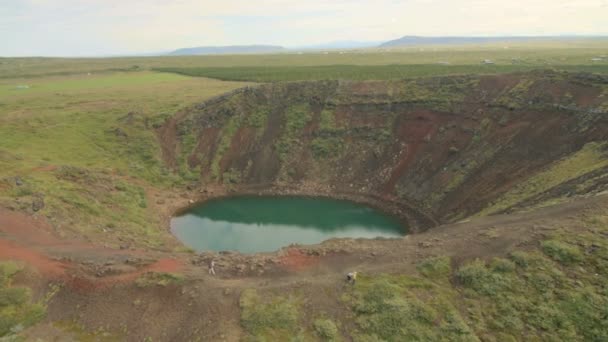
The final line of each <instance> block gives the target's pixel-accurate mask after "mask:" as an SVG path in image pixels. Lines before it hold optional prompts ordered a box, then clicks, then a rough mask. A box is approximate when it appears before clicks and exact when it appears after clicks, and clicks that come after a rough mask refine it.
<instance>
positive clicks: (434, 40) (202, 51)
mask: <svg viewBox="0 0 608 342" xmlns="http://www.w3.org/2000/svg"><path fill="white" fill-rule="evenodd" d="M572 39H608V37H601V36H502V37H464V36H463V37H420V36H404V37H401V38H399V39H395V40H390V41H387V42H384V43H382V42H369V41H367V42H366V41H335V42H330V43H324V44H317V45H303V46H294V47H283V46H279V45H227V46H199V47H192V48H183V49H177V50H175V51H172V52H169V53H168V54H169V55H174V56H187V55H229V54H257V53H259V54H263V53H278V52H294V51H303V50H309V51H311V50H312V51H314V50H337V49H343V50H348V49H365V48H391V47H406V46H422V45H460V44H489V43H503V42H504V43H508V42H526V41H551V40H572Z"/></svg>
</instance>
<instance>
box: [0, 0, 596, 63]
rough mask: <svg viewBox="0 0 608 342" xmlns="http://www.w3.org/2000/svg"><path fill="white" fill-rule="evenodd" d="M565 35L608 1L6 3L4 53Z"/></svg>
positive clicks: (581, 28) (584, 26) (0, 20)
mask: <svg viewBox="0 0 608 342" xmlns="http://www.w3.org/2000/svg"><path fill="white" fill-rule="evenodd" d="M559 34H569V35H570V34H577V35H608V0H526V1H522V0H404V1H398V0H350V1H347V0H298V1H287V0H264V1H255V0H218V1H211V0H0V56H32V55H43V56H91V55H112V54H133V53H146V52H157V51H168V50H173V49H176V48H180V47H192V46H203V45H235V44H277V45H283V46H301V45H307V44H318V43H325V42H330V41H339V40H357V41H385V40H390V39H395V38H399V37H401V36H404V35H422V36H448V35H449V36H454V35H467V36H469V35H472V36H491V35H559Z"/></svg>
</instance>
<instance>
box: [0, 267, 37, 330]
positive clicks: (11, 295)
mask: <svg viewBox="0 0 608 342" xmlns="http://www.w3.org/2000/svg"><path fill="white" fill-rule="evenodd" d="M19 270H20V268H19V266H17V265H16V264H14V263H12V262H0V337H3V336H6V335H10V334H12V333H15V332H17V331H19V330H21V329H23V328H25V327H28V326H30V325H32V324H34V323H36V322H38V321H40V320H41V319H42V318H43V317H44V314H45V307H44V306H43V305H42V304H40V303H35V304H32V303H30V301H31V291H30V289H28V288H25V287H10V283H11V278H12V277H13V276H14V275H15V274H16V273H17V272H18V271H19ZM0 340H3V339H2V338H0Z"/></svg>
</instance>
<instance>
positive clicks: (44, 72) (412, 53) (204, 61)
mask: <svg viewBox="0 0 608 342" xmlns="http://www.w3.org/2000/svg"><path fill="white" fill-rule="evenodd" d="M607 46H608V41H606V39H585V40H574V41H569V40H568V39H564V40H562V41H538V42H523V43H509V44H482V45H460V46H424V47H420V46H414V47H410V48H400V49H390V50H389V49H369V50H356V51H327V52H307V53H303V54H298V53H282V54H274V55H223V56H162V57H120V58H72V59H68V58H0V78H16V77H31V76H37V77H38V76H49V75H55V76H65V75H70V74H87V73H92V74H93V75H96V74H99V73H108V72H117V71H122V72H139V71H146V70H150V69H152V68H163V67H165V68H226V67H251V66H257V67H264V68H266V67H306V66H323V65H325V66H327V65H364V66H367V65H371V66H373V65H391V64H410V65H421V64H426V65H432V64H435V63H438V62H448V63H450V65H452V66H456V65H470V66H475V65H479V64H480V62H481V61H482V60H484V59H491V60H493V61H494V62H495V63H496V65H499V66H502V65H511V64H513V63H514V62H515V63H517V65H523V66H535V67H538V66H552V65H567V66H581V67H586V66H588V65H594V64H593V63H592V62H591V61H590V59H591V58H593V57H597V56H599V55H605V54H606V50H607ZM597 64H598V63H595V65H597ZM606 64H607V63H606V62H601V64H599V65H606Z"/></svg>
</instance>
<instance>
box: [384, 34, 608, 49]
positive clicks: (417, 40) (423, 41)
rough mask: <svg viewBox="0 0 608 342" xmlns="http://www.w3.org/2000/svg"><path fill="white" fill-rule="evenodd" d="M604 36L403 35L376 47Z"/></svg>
mask: <svg viewBox="0 0 608 342" xmlns="http://www.w3.org/2000/svg"><path fill="white" fill-rule="evenodd" d="M590 38H599V39H605V38H606V37H592V36H590V37H585V36H503V37H419V36H403V37H401V38H399V39H395V40H389V41H388V42H385V43H382V44H380V45H379V46H378V47H381V48H386V47H398V46H414V45H459V44H489V43H503V42H504V43H506V42H526V41H550V40H565V39H590Z"/></svg>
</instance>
